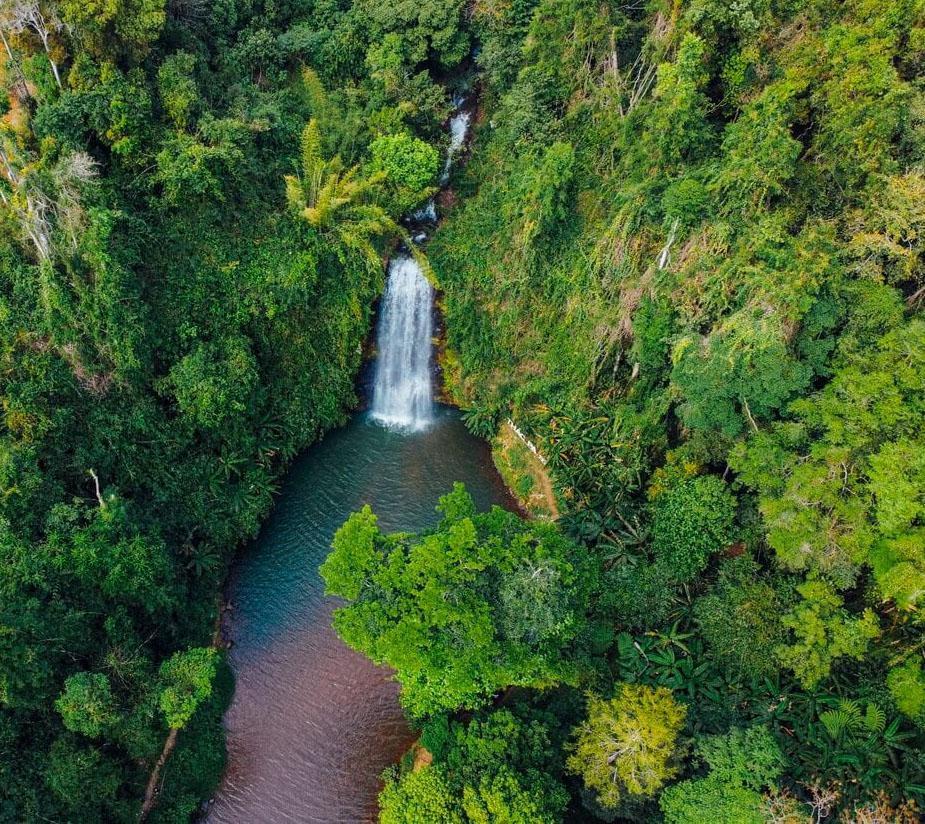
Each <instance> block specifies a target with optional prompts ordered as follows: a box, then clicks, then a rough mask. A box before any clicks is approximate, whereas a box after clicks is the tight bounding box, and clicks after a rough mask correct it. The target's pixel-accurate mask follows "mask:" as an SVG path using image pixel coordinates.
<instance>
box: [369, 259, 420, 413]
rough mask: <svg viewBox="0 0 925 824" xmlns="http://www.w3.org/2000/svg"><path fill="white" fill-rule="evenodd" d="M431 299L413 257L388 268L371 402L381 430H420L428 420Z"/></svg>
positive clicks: (396, 260)
mask: <svg viewBox="0 0 925 824" xmlns="http://www.w3.org/2000/svg"><path fill="white" fill-rule="evenodd" d="M433 298H434V295H433V287H431V285H430V283H429V282H428V280H427V278H425V277H424V275H423V274H422V273H421V267H420V266H418V264H417V262H416V261H415V260H414V258H412V257H411V256H409V255H406V254H402V255H399V256H398V257H395V258H394V259H393V260H392V261H391V263H389V275H388V283H387V285H386V289H385V296H384V297H383V299H382V314H381V316H380V320H379V332H378V340H379V357H378V359H377V361H376V375H375V381H374V383H373V403H372V417H373V418H374V419H375V420H377V421H378V422H379V423H382V424H384V425H385V426H389V427H394V428H396V429H405V430H410V431H420V430H422V429H426V428H427V427H428V425H429V424H430V423H431V421H432V420H433V387H432V377H431V365H430V352H431V337H432V336H433V315H432V311H433V309H432V307H433Z"/></svg>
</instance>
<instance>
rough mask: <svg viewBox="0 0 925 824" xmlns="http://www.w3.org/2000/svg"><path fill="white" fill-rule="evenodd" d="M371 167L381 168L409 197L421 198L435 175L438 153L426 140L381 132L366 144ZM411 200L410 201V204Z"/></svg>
mask: <svg viewBox="0 0 925 824" xmlns="http://www.w3.org/2000/svg"><path fill="white" fill-rule="evenodd" d="M369 151H370V154H371V155H372V161H371V165H372V168H373V170H374V171H376V172H383V173H384V174H385V176H386V179H387V180H388V181H389V182H390V183H391V184H393V185H394V186H395V187H397V188H398V189H399V190H407V191H408V193H409V195H410V196H411V197H412V198H416V199H417V200H418V201H420V200H421V199H422V193H423V192H426V191H427V190H428V188H429V187H430V186H431V185H432V184H433V182H434V181H435V180H436V178H437V171H438V169H439V167H440V155H439V153H438V152H437V150H436V149H435V148H434V147H433V146H431V145H430V144H429V143H425V142H424V141H423V140H421V139H420V138H417V137H414V136H413V135H410V134H408V133H407V132H399V133H398V134H390V135H382V136H381V137H377V138H376V139H375V140H374V141H373V142H372V143H370V144H369ZM413 203H414V200H412V201H411V205H413Z"/></svg>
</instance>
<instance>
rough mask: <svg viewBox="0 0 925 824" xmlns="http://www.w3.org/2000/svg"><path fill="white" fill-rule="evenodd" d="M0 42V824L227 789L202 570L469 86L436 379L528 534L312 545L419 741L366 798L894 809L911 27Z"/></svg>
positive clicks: (452, 10)
mask: <svg viewBox="0 0 925 824" xmlns="http://www.w3.org/2000/svg"><path fill="white" fill-rule="evenodd" d="M0 35H2V37H0V82H2V85H3V89H4V93H3V94H2V95H0V399H2V417H0V821H10V822H38V821H55V822H69V821H74V822H96V821H101V822H109V821H113V822H121V821H125V822H128V821H135V820H137V817H138V815H139V812H140V810H141V808H142V803H143V800H144V798H145V795H146V788H147V787H148V783H149V779H150V778H151V775H152V771H154V770H156V769H161V772H160V774H159V776H158V787H159V792H158V794H157V799H156V804H149V805H148V806H146V808H145V812H146V813H147V814H148V818H149V820H150V821H157V822H179V821H188V820H190V819H191V818H193V817H195V816H196V815H197V814H198V811H199V810H200V808H201V804H202V802H203V801H204V800H206V799H208V798H209V797H210V794H211V793H212V792H213V791H214V788H215V786H216V784H217V782H218V780H219V778H220V776H221V773H222V770H223V768H224V764H225V748H224V737H223V730H222V725H221V718H222V713H223V711H224V708H225V707H226V705H227V702H228V700H229V696H230V694H231V691H232V690H233V678H232V676H231V673H230V670H229V668H228V666H227V663H226V661H225V659H224V653H223V651H222V649H221V645H220V644H218V643H216V641H217V640H218V639H217V626H218V618H219V611H220V608H221V604H220V593H221V589H222V585H223V582H224V580H225V579H226V576H227V573H228V570H229V567H230V564H231V562H232V561H233V559H234V557H235V554H236V552H237V551H239V549H240V548H241V547H242V545H244V544H246V542H247V541H248V540H249V539H251V538H252V537H253V536H254V535H255V534H256V533H257V531H258V529H259V527H260V524H261V523H262V521H263V519H264V518H265V516H266V515H267V513H268V511H269V510H270V508H271V506H272V502H273V494H274V492H275V490H276V489H277V487H278V484H279V481H280V479H281V476H282V473H283V471H284V469H285V468H286V466H287V464H288V463H289V462H290V460H291V459H292V458H293V457H294V456H295V455H296V454H297V453H298V452H299V451H300V450H302V449H304V448H305V447H306V446H308V445H309V444H310V443H312V442H313V441H315V440H317V439H318V438H319V437H320V436H321V435H322V434H323V433H324V432H325V431H327V430H328V429H330V428H331V427H334V426H336V425H338V424H340V423H342V422H343V421H344V420H345V418H346V415H347V414H348V413H349V411H350V410H351V409H352V408H353V407H354V406H355V404H356V400H357V398H356V390H355V378H356V374H357V371H358V369H359V367H360V364H361V360H362V344H363V341H364V340H365V338H366V336H367V334H368V331H369V325H370V320H371V316H372V311H373V306H374V302H375V300H376V298H377V296H378V295H379V293H380V292H381V289H382V286H383V259H384V257H385V256H386V255H387V254H388V252H389V250H390V249H392V248H393V247H394V244H396V243H397V242H400V241H401V240H402V239H403V238H405V237H406V229H405V228H404V226H403V224H402V223H401V217H402V215H403V214H405V213H407V212H408V211H409V210H410V209H413V208H415V207H417V206H420V205H421V204H422V203H423V202H424V201H426V199H427V198H428V197H430V196H431V195H433V194H434V193H435V192H436V187H437V184H438V181H439V173H440V156H441V153H442V152H443V151H444V150H445V145H446V139H447V138H446V135H445V133H444V131H443V128H442V126H443V124H444V123H445V121H446V118H447V116H448V115H449V113H450V111H451V101H452V98H453V95H454V94H455V93H457V92H459V91H461V90H466V91H467V92H468V93H469V94H470V99H471V101H472V105H473V106H474V109H475V111H474V117H473V120H474V134H473V138H472V141H471V144H470V145H468V146H467V147H466V152H467V158H466V163H465V164H460V165H459V166H458V167H457V168H456V169H455V170H454V172H453V175H452V177H451V179H450V181H449V187H448V189H447V190H446V191H445V192H444V193H443V194H442V195H441V196H440V198H439V205H440V207H441V211H442V214H443V221H442V223H441V226H440V228H439V230H438V231H437V233H436V235H435V237H434V238H433V240H432V241H431V243H430V244H429V245H428V247H427V249H426V255H427V258H428V260H429V267H428V268H429V271H430V273H431V274H432V277H433V278H434V281H435V283H436V284H437V286H438V287H439V289H440V292H441V298H440V301H441V308H442V309H443V312H444V317H445V322H446V329H447V340H446V351H445V353H444V357H443V367H444V375H445V379H446V383H447V389H448V391H449V392H450V393H451V394H452V395H453V397H454V398H455V400H456V402H457V403H458V404H459V405H460V406H461V407H462V408H463V409H464V410H465V415H466V421H467V424H468V425H469V426H470V428H471V429H472V430H473V431H474V432H476V433H477V434H480V435H482V436H484V437H486V438H492V437H494V436H495V435H496V434H497V433H498V431H499V428H501V427H503V426H505V425H507V424H506V421H507V420H508V419H511V420H512V421H515V422H516V424H517V426H518V427H519V428H520V429H521V430H522V431H523V432H525V433H526V435H527V437H529V438H530V440H531V441H532V442H533V443H535V444H536V446H537V448H538V450H539V452H540V454H541V455H542V456H544V459H545V460H546V461H547V463H546V470H547V471H548V476H549V479H550V481H551V484H552V488H553V491H554V494H555V497H556V501H557V507H556V508H557V510H558V511H559V512H561V517H560V518H558V520H557V521H555V523H552V522H548V521H546V520H542V519H535V520H529V519H523V518H521V517H519V516H517V515H514V514H511V513H504V512H502V511H501V510H498V509H495V510H492V511H491V512H488V513H476V512H475V508H474V506H473V504H472V501H471V498H469V497H468V495H467V493H466V492H465V490H464V489H463V488H461V487H458V488H456V489H454V490H452V491H451V490H442V491H445V492H446V493H447V495H446V497H445V498H444V499H443V502H442V504H441V512H440V513H439V514H438V515H437V516H436V517H435V526H434V528H433V529H432V530H431V531H429V532H426V533H424V534H421V535H407V534H399V535H388V534H384V533H382V532H381V531H380V530H379V527H378V525H377V522H376V518H375V514H374V513H373V512H372V511H370V510H368V509H367V510H364V511H362V512H359V513H357V514H356V515H354V516H353V517H352V518H351V519H350V520H349V521H348V522H347V524H345V526H344V527H343V528H342V530H341V531H340V532H339V533H338V536H337V538H336V540H335V543H334V547H333V549H332V554H331V555H330V556H329V559H328V560H327V561H326V563H325V564H324V566H323V568H322V573H323V574H324V576H325V580H326V582H327V585H328V588H329V590H330V591H331V592H332V593H333V594H336V595H339V596H341V597H342V598H344V599H345V601H344V605H343V607H342V608H341V609H340V611H339V612H338V613H337V615H336V618H335V627H336V629H337V630H338V632H339V633H340V634H341V635H342V637H343V638H344V639H345V640H346V641H347V642H348V643H349V644H350V645H351V646H353V647H355V648H356V649H359V650H360V651H362V652H364V653H365V654H367V655H369V656H370V658H372V659H373V660H374V661H376V662H377V663H383V664H388V665H390V666H391V667H392V668H393V669H395V670H396V673H397V679H398V681H399V683H400V685H401V688H402V702H403V706H404V707H405V709H406V711H407V713H408V714H409V717H410V718H411V719H412V720H413V722H414V723H415V725H416V726H417V727H418V728H419V729H420V730H421V746H422V747H424V748H426V750H427V751H428V752H429V753H430V759H429V760H428V762H427V763H422V762H421V760H420V759H418V760H415V761H413V760H412V759H410V758H409V759H406V762H403V763H402V764H400V765H397V766H396V767H395V768H394V770H392V771H391V772H390V773H389V774H388V775H387V777H386V781H385V786H384V789H383V793H382V796H381V799H380V800H381V820H382V821H383V822H387V824H398V823H399V822H405V823H406V824H422V823H423V824H427V823H428V822H441V824H443V823H444V822H446V823H449V824H469V823H471V824H483V823H484V824H488V822H498V824H536V823H538V822H559V821H596V820H602V821H640V822H658V821H664V822H666V824H688V822H690V824H694V822H700V821H716V822H730V824H732V822H735V824H739V823H740V822H747V823H749V824H750V823H751V822H755V824H761V822H767V823H768V824H790V823H791V822H808V821H813V822H820V821H831V822H835V821H838V822H857V823H858V824H866V823H867V822H870V823H871V824H873V822H879V821H897V822H913V821H918V820H920V815H921V810H922V808H923V806H925V637H923V632H922V630H923V624H922V619H921V610H922V606H923V603H925V318H923V315H922V310H923V306H925V260H923V255H925V239H923V232H925V2H922V0H736V2H724V1H722V0H627V2H616V0H614V1H613V2H609V1H608V0H474V2H472V3H463V2H461V0H416V2H411V0H396V1H395V2H391V3H379V2H373V1H372V0H209V1H208V2H206V0H99V1H98V2H95V1H93V0H0ZM520 468H521V469H522V468H523V464H521V465H520ZM516 470H517V466H514V468H513V471H515V474H516ZM520 480H521V482H522V484H523V486H522V487H520V488H519V491H520V492H525V491H527V490H528V488H529V486H530V483H532V479H529V478H527V479H523V478H522V479H520ZM515 486H516V485H515ZM167 742H172V743H170V744H169V748H168V747H165V744H166V743H167ZM165 752H166V754H167V755H169V757H168V758H166V759H162V754H164V753H165ZM160 760H163V766H162V768H159V767H157V765H158V763H159V761H160ZM356 768H357V769H358V770H361V769H363V764H362V763H357V765H356ZM149 801H150V798H149Z"/></svg>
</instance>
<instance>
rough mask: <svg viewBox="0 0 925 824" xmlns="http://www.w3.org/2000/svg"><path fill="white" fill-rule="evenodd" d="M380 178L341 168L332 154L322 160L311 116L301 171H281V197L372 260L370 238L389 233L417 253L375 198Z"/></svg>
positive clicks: (315, 224) (304, 134) (376, 261)
mask: <svg viewBox="0 0 925 824" xmlns="http://www.w3.org/2000/svg"><path fill="white" fill-rule="evenodd" d="M384 179H385V175H384V173H382V172H376V173H375V174H373V175H371V176H369V177H361V176H360V170H359V166H351V167H350V168H349V169H346V170H345V169H344V165H343V162H342V161H341V159H340V157H339V156H338V155H335V156H334V157H332V158H331V159H329V160H325V159H324V156H323V154H322V150H321V132H320V130H319V128H318V123H317V121H316V120H315V119H314V118H313V119H312V120H310V121H309V122H308V125H307V126H306V127H305V129H304V130H303V131H302V175H301V177H296V176H295V175H286V199H287V200H288V201H289V205H290V207H291V208H292V209H293V210H294V211H295V212H296V214H298V215H299V216H300V217H301V218H302V219H303V220H305V221H307V222H308V224H309V225H310V226H312V227H314V228H315V229H317V230H318V231H320V232H322V233H325V234H328V233H330V234H334V235H336V236H337V238H338V239H339V241H340V243H341V244H342V245H343V246H344V247H345V248H347V249H350V250H353V251H356V252H359V253H360V254H362V255H363V256H364V257H366V258H367V260H369V261H370V262H372V263H373V264H374V265H377V266H378V265H379V263H380V259H379V255H378V253H377V252H376V248H375V246H374V245H373V240H374V239H375V238H381V237H387V236H389V235H398V236H400V237H401V238H403V239H404V240H405V242H406V243H407V244H408V247H409V248H410V249H411V250H412V254H415V257H417V253H416V250H415V249H414V247H413V245H412V244H411V243H410V241H409V238H408V233H407V232H406V231H405V230H404V229H403V228H402V227H401V226H400V225H399V224H398V223H397V222H396V221H395V220H393V219H392V218H391V217H390V216H389V214H388V212H386V210H385V209H383V208H382V206H380V205H379V204H378V203H376V202H375V196H376V194H377V193H378V192H379V187H380V185H381V184H382V182H383V180H384Z"/></svg>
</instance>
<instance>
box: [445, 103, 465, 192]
mask: <svg viewBox="0 0 925 824" xmlns="http://www.w3.org/2000/svg"><path fill="white" fill-rule="evenodd" d="M459 105H462V102H460V104H459ZM471 119H472V113H471V112H467V111H465V110H464V109H460V110H458V111H457V112H456V114H454V115H453V116H452V117H451V118H450V145H449V148H447V151H446V160H445V161H444V162H443V174H441V175H440V185H441V186H442V185H444V184H445V183H446V182H447V181H448V180H449V179H450V169H451V168H452V166H453V160H454V159H455V158H456V155H457V154H459V150H460V149H461V148H462V147H463V143H465V142H466V134H467V133H468V132H469V121H470V120H471Z"/></svg>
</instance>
